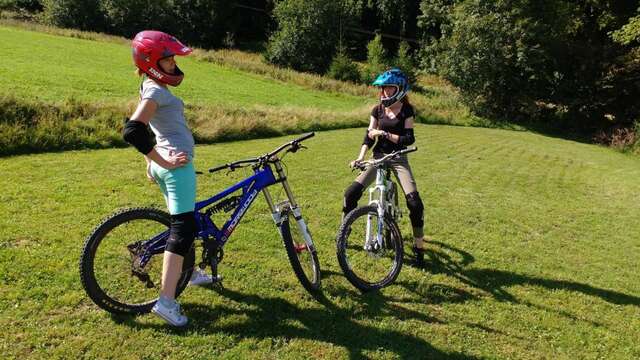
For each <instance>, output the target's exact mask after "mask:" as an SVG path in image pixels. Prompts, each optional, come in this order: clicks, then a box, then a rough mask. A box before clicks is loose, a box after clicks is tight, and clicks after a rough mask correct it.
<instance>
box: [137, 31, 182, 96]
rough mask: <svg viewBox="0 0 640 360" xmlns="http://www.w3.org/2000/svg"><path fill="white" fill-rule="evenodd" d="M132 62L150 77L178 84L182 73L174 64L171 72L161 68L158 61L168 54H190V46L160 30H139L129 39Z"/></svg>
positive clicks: (166, 82)
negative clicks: (173, 69) (131, 39)
mask: <svg viewBox="0 0 640 360" xmlns="http://www.w3.org/2000/svg"><path fill="white" fill-rule="evenodd" d="M131 50H132V56H133V62H134V63H135V64H136V67H138V69H140V70H142V71H143V72H144V73H145V74H147V76H149V77H150V78H152V79H154V80H156V81H159V82H162V83H164V84H167V85H171V86H178V85H180V83H181V82H182V79H184V73H183V72H182V71H181V70H180V68H178V66H177V65H176V68H175V71H174V73H173V74H169V73H167V72H165V71H164V70H162V67H160V64H159V63H158V62H159V61H160V60H161V59H163V58H166V57H170V56H176V55H177V56H185V55H189V54H191V51H192V50H191V48H189V47H187V46H185V45H184V44H183V43H181V42H180V41H179V40H178V39H176V38H175V37H173V36H171V35H169V34H166V33H163V32H161V31H154V30H145V31H141V32H139V33H138V34H136V36H135V37H134V38H133V41H131Z"/></svg>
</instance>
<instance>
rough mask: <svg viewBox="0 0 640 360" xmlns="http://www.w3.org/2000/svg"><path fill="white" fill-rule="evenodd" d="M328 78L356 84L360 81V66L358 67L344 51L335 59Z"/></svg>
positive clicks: (339, 52)
mask: <svg viewBox="0 0 640 360" xmlns="http://www.w3.org/2000/svg"><path fill="white" fill-rule="evenodd" d="M327 76H329V77H331V78H333V79H336V80H341V81H351V82H354V83H357V82H359V81H360V72H359V70H358V65H356V63H354V62H353V60H351V58H349V56H348V55H347V54H346V53H345V51H343V50H341V51H338V53H337V54H336V56H335V57H334V58H333V61H332V62H331V66H330V67H329V71H328V72H327Z"/></svg>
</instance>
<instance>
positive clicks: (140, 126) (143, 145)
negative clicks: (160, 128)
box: [122, 119, 154, 155]
mask: <svg viewBox="0 0 640 360" xmlns="http://www.w3.org/2000/svg"><path fill="white" fill-rule="evenodd" d="M122 138H123V139H124V141H126V142H128V143H129V144H131V145H133V146H134V147H135V148H136V149H138V151H140V152H141V153H142V154H144V155H147V154H148V153H150V152H151V150H153V146H154V144H153V141H152V140H151V136H150V134H149V130H147V125H145V124H144V123H142V122H140V121H135V120H129V119H127V122H126V123H125V125H124V129H122Z"/></svg>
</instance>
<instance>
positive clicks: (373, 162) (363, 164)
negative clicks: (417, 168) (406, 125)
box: [354, 146, 418, 170]
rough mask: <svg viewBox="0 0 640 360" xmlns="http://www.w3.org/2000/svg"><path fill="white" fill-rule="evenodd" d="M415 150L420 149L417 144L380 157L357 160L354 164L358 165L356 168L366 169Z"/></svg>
mask: <svg viewBox="0 0 640 360" xmlns="http://www.w3.org/2000/svg"><path fill="white" fill-rule="evenodd" d="M414 151H418V148H417V147H415V146H411V147H408V148H406V149H402V150H398V151H394V152H392V153H390V154H387V155H385V156H383V157H381V158H380V159H371V160H365V161H360V162H357V163H355V164H354V167H356V168H358V169H360V170H365V169H366V168H368V167H371V166H378V165H380V164H382V163H384V162H386V161H388V160H390V159H393V158H396V157H398V156H400V155H402V154H407V153H410V152H414Z"/></svg>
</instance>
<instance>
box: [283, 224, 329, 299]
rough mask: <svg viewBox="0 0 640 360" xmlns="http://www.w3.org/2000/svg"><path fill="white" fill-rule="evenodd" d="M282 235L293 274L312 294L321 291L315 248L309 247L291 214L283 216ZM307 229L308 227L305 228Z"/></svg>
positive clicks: (318, 264)
mask: <svg viewBox="0 0 640 360" xmlns="http://www.w3.org/2000/svg"><path fill="white" fill-rule="evenodd" d="M283 216H284V219H283V222H282V224H281V225H280V234H281V235H282V240H283V242H284V247H285V249H287V256H288V257H289V262H290V263H291V267H292V268H293V272H294V273H295V274H296V277H297V278H298V280H299V281H300V283H301V284H302V286H303V287H304V288H305V289H306V290H307V291H308V292H309V293H311V294H313V293H315V292H317V291H318V290H319V289H320V262H319V261H318V255H317V254H316V249H315V247H311V248H310V247H309V246H308V245H307V243H306V242H305V240H304V236H303V234H302V231H300V227H299V226H298V223H297V222H296V219H295V218H294V216H293V214H292V213H291V212H285V213H284V214H283ZM305 227H306V226H305Z"/></svg>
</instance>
